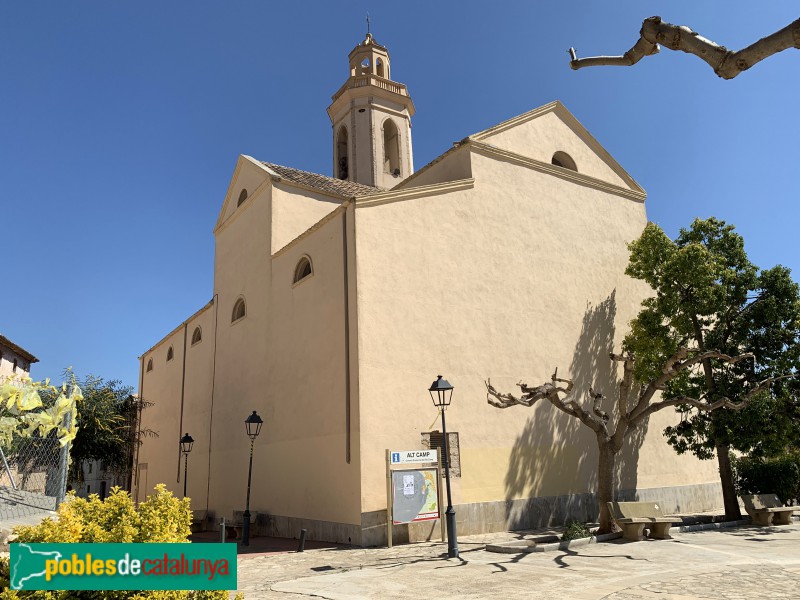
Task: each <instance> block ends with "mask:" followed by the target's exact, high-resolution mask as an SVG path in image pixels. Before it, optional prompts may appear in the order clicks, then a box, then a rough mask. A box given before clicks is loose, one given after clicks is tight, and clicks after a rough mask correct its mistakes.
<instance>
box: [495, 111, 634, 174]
mask: <svg viewBox="0 0 800 600" xmlns="http://www.w3.org/2000/svg"><path fill="white" fill-rule="evenodd" d="M556 110H561V109H556ZM567 119H568V121H569V120H571V119H570V118H569V117H567ZM568 121H566V122H565V120H563V116H559V115H558V114H557V113H556V112H555V111H551V112H546V113H544V114H542V115H539V116H537V117H536V118H535V119H531V120H529V121H527V122H525V123H522V124H520V125H519V126H516V127H511V128H509V129H505V130H503V131H500V132H498V133H492V134H490V135H488V136H486V137H482V138H481V141H483V142H485V143H487V144H491V145H493V146H497V147H498V148H503V149H504V150H509V151H511V152H516V153H518V154H522V155H523V156H527V157H529V158H533V159H536V160H540V161H542V162H545V163H549V162H550V161H551V159H552V158H553V154H555V153H556V152H557V151H559V150H560V151H562V152H566V153H567V154H569V155H570V156H571V157H572V159H573V160H574V161H575V164H576V166H577V168H578V172H579V173H584V174H586V175H589V176H591V177H595V178H597V179H601V180H603V181H608V182H609V183H613V184H615V185H619V186H623V187H627V183H626V182H625V180H624V179H623V178H622V177H620V175H619V174H618V173H617V172H615V171H614V170H613V169H612V168H611V166H610V165H609V164H608V163H607V162H606V161H604V160H603V159H602V158H601V157H600V156H599V155H598V153H597V150H598V149H600V148H592V147H590V146H589V145H587V141H590V140H591V137H590V136H587V135H586V134H583V135H584V139H581V134H582V132H581V131H580V129H581V128H580V126H578V127H576V129H573V128H572V127H570V123H569V122H568ZM600 150H601V152H605V151H603V150H602V149H600Z"/></svg>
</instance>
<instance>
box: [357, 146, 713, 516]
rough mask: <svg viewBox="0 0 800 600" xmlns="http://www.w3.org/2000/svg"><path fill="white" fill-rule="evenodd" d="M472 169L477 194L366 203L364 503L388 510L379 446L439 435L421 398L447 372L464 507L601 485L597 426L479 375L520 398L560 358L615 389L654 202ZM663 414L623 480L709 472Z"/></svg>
mask: <svg viewBox="0 0 800 600" xmlns="http://www.w3.org/2000/svg"><path fill="white" fill-rule="evenodd" d="M576 154H577V153H576ZM472 174H473V176H474V178H475V187H474V189H470V190H465V191H461V192H455V193H450V194H444V195H439V196H435V197H429V198H422V199H415V200H409V201H404V202H396V203H388V204H382V205H378V206H364V207H359V208H357V210H356V221H357V260H358V300H359V370H360V386H361V392H360V394H361V398H362V405H361V431H362V448H363V450H362V470H363V475H362V481H363V492H362V510H363V511H365V512H366V511H372V510H379V509H381V508H384V507H385V506H386V498H385V479H384V449H385V448H391V449H395V450H397V449H412V448H417V447H420V433H421V432H423V431H428V430H429V428H431V424H432V423H435V425H433V428H434V429H437V428H440V427H439V426H440V424H439V423H438V422H436V421H435V418H436V416H437V415H436V411H435V409H434V408H433V406H432V404H431V400H430V398H429V396H428V393H427V388H428V386H429V385H430V383H431V381H433V380H434V379H435V377H436V375H437V374H439V373H441V374H442V375H444V376H445V377H446V378H447V379H448V380H449V381H450V382H451V383H452V384H453V385H454V386H455V392H454V395H453V404H452V406H451V408H450V409H449V410H448V413H447V419H448V429H449V430H451V431H457V432H458V433H459V436H460V444H461V462H462V472H463V476H462V477H461V478H460V479H456V480H455V485H454V502H456V503H473V502H483V501H491V500H503V499H514V498H524V497H528V496H545V495H560V494H570V493H580V492H586V491H591V490H593V486H594V482H595V480H596V476H595V472H596V453H595V448H596V441H595V439H594V436H593V434H592V432H590V431H589V430H588V429H587V428H585V427H583V426H581V425H579V424H578V423H577V422H576V421H574V420H572V419H570V418H569V417H567V416H564V415H561V414H559V413H557V412H556V411H555V410H554V409H553V407H552V406H549V405H545V404H542V405H539V406H536V407H535V408H533V409H525V408H521V407H519V408H514V409H508V410H505V411H501V410H499V409H495V408H492V407H490V406H489V405H488V404H487V403H486V390H485V387H484V379H486V378H490V377H491V379H492V382H493V383H494V384H495V386H496V387H498V388H499V389H502V390H506V391H512V392H513V391H515V390H516V388H515V383H516V382H518V381H520V380H524V381H527V382H528V383H531V384H538V383H542V382H544V381H546V380H548V379H549V377H550V375H551V374H552V372H553V369H554V368H556V367H558V368H559V374H560V375H561V376H570V377H572V378H573V379H574V380H575V383H576V386H577V387H578V389H583V390H586V389H588V386H589V385H590V384H594V385H596V386H598V387H601V388H604V389H608V390H610V388H611V386H612V385H613V378H612V375H611V372H610V361H607V360H606V359H605V357H606V356H607V353H608V352H609V351H611V350H612V349H613V348H615V347H617V348H618V347H619V342H620V341H621V339H622V336H623V335H624V331H625V324H626V323H627V321H628V320H629V319H630V318H631V317H633V316H634V315H635V314H636V312H637V310H638V307H639V302H640V300H641V299H642V298H643V296H644V294H645V293H646V289H645V288H644V287H643V286H642V285H641V284H640V283H639V282H635V281H633V280H630V279H629V278H627V277H626V276H625V275H624V273H623V272H624V269H625V266H626V264H627V260H628V254H627V250H626V244H627V243H628V242H629V241H631V240H633V239H634V238H636V237H637V236H638V235H639V234H640V232H641V230H642V228H643V227H644V225H645V222H646V218H645V211H644V205H643V203H642V202H640V201H635V200H631V199H628V198H624V197H621V196H617V195H614V194H610V193H608V192H606V191H602V190H599V189H596V188H593V187H588V186H584V185H577V184H575V183H572V182H570V181H566V180H563V179H560V178H557V177H553V176H551V175H548V174H546V173H540V172H537V171H535V170H532V169H526V168H522V167H519V166H516V165H514V164H511V163H509V162H505V161H502V160H497V159H494V158H489V157H484V156H480V155H476V154H473V155H472ZM663 416H664V417H666V416H667V415H663ZM660 418H661V415H660V416H659V418H658V420H659V421H660V420H661V419H660ZM653 421H654V422H653V423H652V424H651V427H650V430H651V434H650V436H649V438H650V439H648V441H647V442H646V443H645V444H644V445H643V446H641V447H640V448H638V450H634V451H630V450H629V451H628V452H627V456H628V464H633V463H635V462H637V460H638V471H637V472H638V473H639V476H638V478H637V477H635V476H631V475H628V476H627V477H625V478H624V481H623V485H624V486H625V487H628V486H631V487H642V486H643V484H645V485H649V484H651V483H652V484H657V485H659V486H670V485H685V484H689V483H696V482H706V481H714V479H715V478H714V472H713V468H712V467H711V466H710V465H709V464H707V463H702V464H698V461H695V460H693V459H690V458H684V457H677V456H676V455H675V454H674V452H673V451H672V450H671V449H670V448H668V447H667V446H666V444H665V443H664V441H663V440H662V439H660V433H659V432H660V429H662V428H663V423H662V422H659V423H658V424H656V423H655V421H656V419H654V420H653ZM653 431H655V434H653ZM634 448H635V446H634ZM664 463H667V464H666V465H665V464H664ZM627 472H628V473H632V472H633V471H632V470H630V469H628V471H627Z"/></svg>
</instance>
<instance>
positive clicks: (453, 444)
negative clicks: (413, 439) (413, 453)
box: [422, 430, 461, 477]
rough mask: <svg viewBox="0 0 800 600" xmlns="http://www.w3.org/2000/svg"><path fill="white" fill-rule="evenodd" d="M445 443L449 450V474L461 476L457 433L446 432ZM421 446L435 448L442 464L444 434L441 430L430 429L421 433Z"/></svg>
mask: <svg viewBox="0 0 800 600" xmlns="http://www.w3.org/2000/svg"><path fill="white" fill-rule="evenodd" d="M447 445H448V450H450V475H451V476H453V477H461V451H460V448H459V445H458V433H455V432H452V431H448V432H447ZM422 447H423V448H429V449H431V450H437V451H438V452H439V456H441V457H442V466H444V435H442V432H441V431H438V430H437V431H430V432H426V433H423V434H422Z"/></svg>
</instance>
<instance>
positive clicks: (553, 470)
mask: <svg viewBox="0 0 800 600" xmlns="http://www.w3.org/2000/svg"><path fill="white" fill-rule="evenodd" d="M349 66H350V73H349V76H348V78H347V80H346V81H345V83H344V85H343V86H342V87H341V88H340V89H339V90H338V91H337V92H336V94H335V95H334V96H333V102H332V104H331V105H330V107H329V108H328V115H329V117H330V119H331V123H332V132H333V139H332V150H333V152H332V166H333V175H334V176H333V177H328V176H324V175H318V174H314V173H309V172H306V171H301V170H298V169H294V168H289V167H285V166H281V165H278V164H275V163H269V162H262V161H259V160H256V159H254V158H251V157H249V156H240V157H239V159H238V161H237V163H236V167H235V170H234V172H233V176H232V179H231V182H230V186H229V188H228V191H227V194H226V197H225V199H224V201H223V204H222V208H221V211H220V214H219V219H218V221H217V223H216V226H215V228H214V235H215V244H216V256H215V269H214V290H213V295H212V298H211V300H210V301H209V302H208V303H207V304H206V305H205V306H203V307H202V308H201V309H200V310H199V311H198V312H197V313H195V314H194V315H192V316H191V317H189V318H188V319H186V321H185V322H184V323H182V324H180V325H179V326H178V327H177V328H176V329H174V330H173V331H172V332H171V333H169V334H168V335H167V336H165V337H164V338H163V339H162V340H161V341H159V342H158V343H157V344H155V345H154V346H153V347H152V348H150V349H149V350H147V351H146V352H144V353H143V354H142V356H141V357H140V363H141V374H140V384H139V386H140V390H139V392H140V397H141V398H143V399H144V400H146V401H147V402H150V403H152V405H151V406H149V407H148V408H146V409H145V410H144V411H143V412H142V426H143V427H147V428H150V429H153V430H155V431H157V432H158V434H159V437H157V438H146V439H145V440H144V443H143V445H142V446H141V448H140V450H139V452H138V456H137V458H136V463H137V464H136V473H135V481H134V492H133V493H134V495H135V497H136V498H137V499H138V500H142V499H144V498H145V497H146V494H147V493H148V492H149V491H150V490H152V487H153V486H154V485H155V484H157V483H166V484H167V485H168V486H169V487H170V488H171V489H172V490H173V491H175V492H176V493H178V494H180V493H182V489H183V462H182V460H181V456H180V449H179V444H178V440H179V438H180V437H181V436H182V435H183V434H184V433H186V432H188V433H189V434H190V435H191V436H192V437H193V438H194V440H195V443H194V448H193V449H192V452H191V454H190V456H189V471H188V480H187V482H186V484H187V495H188V496H190V497H191V498H192V507H193V508H194V509H200V510H208V511H211V512H213V513H214V514H215V515H216V516H217V517H226V518H228V519H230V517H231V515H232V513H233V511H236V510H243V509H244V504H245V493H246V489H247V461H248V456H249V450H250V441H249V439H248V438H247V436H246V434H245V427H244V420H245V418H247V416H248V415H250V414H251V413H252V411H254V410H255V411H257V412H258V414H259V415H260V416H261V417H262V418H263V419H264V426H263V429H262V431H261V434H260V435H259V436H258V438H256V440H255V443H254V459H253V484H252V493H251V512H253V513H256V512H258V513H261V514H264V515H268V517H267V522H268V531H269V533H271V534H273V535H283V536H290V537H291V536H296V535H297V534H298V532H299V530H300V529H301V528H306V529H308V535H309V538H310V539H321V540H327V541H335V542H344V543H352V544H361V545H376V544H382V543H385V541H386V487H387V486H386V470H385V453H386V450H387V449H388V450H413V449H417V448H423V447H427V446H431V445H433V446H436V445H437V444H439V443H440V441H441V436H438V437H437V435H436V433H437V431H438V429H439V428H440V421H439V420H438V418H437V417H438V413H437V410H436V409H435V407H434V406H433V404H432V403H431V400H430V397H429V395H428V391H427V390H428V387H429V386H430V384H431V382H432V381H433V380H435V379H436V376H437V375H439V374H442V375H444V377H445V378H446V379H447V380H449V381H450V382H451V383H452V384H453V386H454V388H455V389H454V392H453V397H452V404H451V405H450V407H449V408H448V412H447V423H448V432H452V433H453V435H452V436H451V439H452V440H453V441H454V442H455V443H454V447H453V451H452V453H451V456H453V465H454V467H456V468H455V471H456V472H455V473H454V475H455V477H453V480H452V481H453V502H454V505H455V508H456V515H457V521H458V531H459V533H460V534H462V535H466V534H470V533H481V532H487V531H498V530H506V529H508V528H521V527H535V526H543V525H546V524H554V523H560V522H563V521H564V520H566V519H567V518H577V519H581V520H584V521H591V520H593V519H595V518H596V516H597V505H596V500H595V499H594V496H593V494H592V491H593V490H594V488H595V483H596V466H597V448H596V442H595V440H594V434H593V433H592V432H591V431H589V430H588V429H587V428H585V427H583V426H581V425H580V424H578V423H577V421H575V420H571V419H569V418H568V417H566V416H565V415H562V414H560V413H558V412H557V411H556V410H555V409H554V408H553V407H552V406H549V405H545V404H540V405H537V406H536V407H534V408H532V409H525V408H521V407H517V408H516V409H509V410H504V411H503V410H498V409H495V408H492V407H491V406H489V405H488V404H487V402H486V387H485V381H486V380H487V379H488V378H491V381H492V383H493V385H494V386H495V387H497V388H498V389H500V388H503V389H506V390H509V391H510V390H513V388H514V385H515V383H516V382H518V381H519V380H520V379H521V378H525V380H526V381H527V382H528V383H531V384H533V383H540V382H544V381H546V380H549V377H550V375H551V374H552V372H553V369H554V368H556V367H557V368H558V369H559V374H560V376H564V377H570V378H572V379H573V380H574V381H575V384H576V389H581V390H586V391H587V392H588V388H589V386H590V385H594V386H595V388H599V389H601V390H602V389H608V390H610V387H611V386H613V385H614V383H615V373H614V372H613V370H612V369H613V368H614V367H613V366H612V364H611V362H610V361H609V360H608V359H607V356H608V353H609V352H610V351H612V350H614V349H618V348H619V344H620V343H621V340H622V338H623V336H624V334H625V331H626V327H627V323H628V321H629V320H630V319H631V318H632V317H633V316H635V315H636V313H637V312H638V309H639V305H640V302H641V300H642V299H643V298H644V297H645V296H646V294H647V293H648V290H647V288H646V287H644V286H643V284H642V283H641V282H638V281H634V280H632V279H630V278H628V277H627V276H625V274H624V271H625V267H626V265H627V261H628V251H627V247H626V245H627V243H628V242H630V241H632V240H633V239H635V238H637V237H638V236H639V234H640V233H641V231H642V229H643V228H644V226H645V224H646V215H645V197H646V196H645V192H644V190H643V189H642V188H641V187H640V186H639V185H638V184H637V183H636V182H635V181H634V180H633V178H632V177H631V176H630V175H628V173H626V172H625V170H624V169H623V168H622V167H621V166H620V165H619V164H618V163H617V162H616V161H615V160H614V159H613V158H612V157H611V156H610V155H609V154H608V152H606V151H605V150H604V149H603V147H602V146H601V145H600V144H599V143H598V142H597V141H596V140H595V139H594V138H593V137H592V136H591V135H590V134H589V132H588V131H587V130H586V129H585V128H584V127H583V126H582V125H581V124H580V123H579V122H578V120H577V119H576V118H575V117H574V116H573V115H572V114H571V113H570V112H569V111H568V110H567V109H566V108H565V107H564V106H563V105H562V104H561V103H559V102H553V103H551V104H548V105H545V106H542V107H540V108H537V109H535V110H532V111H530V112H528V113H525V114H523V115H520V116H518V117H515V118H513V119H510V120H508V121H504V122H502V123H500V124H498V125H496V126H494V127H492V128H490V129H487V130H485V131H481V132H478V133H476V134H474V135H471V136H469V137H467V138H465V139H464V140H462V141H461V142H458V143H457V144H454V145H453V147H452V148H451V149H449V150H448V151H447V152H445V153H444V154H442V155H441V156H439V157H438V158H436V159H435V160H433V161H432V162H431V163H429V164H428V165H426V166H425V167H424V168H422V169H420V170H418V171H414V168H413V152H412V140H411V118H412V117H413V115H414V105H413V103H412V101H411V98H410V96H409V94H408V91H407V88H406V86H404V85H403V84H401V83H398V82H396V81H394V80H393V79H392V78H391V70H390V57H389V53H388V51H387V49H386V48H385V47H383V46H381V45H379V44H378V43H377V42H375V40H374V39H373V38H372V36H370V35H367V38H366V39H365V40H364V41H363V42H362V43H361V44H359V45H358V46H356V48H355V49H354V50H353V51H352V52H351V53H350V56H349ZM609 395H611V394H609ZM582 399H583V400H586V401H588V399H587V398H585V397H584V398H582ZM674 419H675V416H674V414H670V413H668V411H663V412H662V413H657V414H656V415H654V416H653V417H652V418H651V421H650V423H649V424H648V426H647V427H646V428H643V429H642V430H641V431H638V432H637V433H636V434H635V435H634V436H632V438H631V440H630V441H629V444H628V448H627V449H626V450H625V451H623V456H622V460H621V461H620V463H621V464H620V472H619V474H618V488H619V490H620V495H621V497H624V498H630V497H634V496H637V497H639V498H642V499H649V498H654V499H658V500H659V501H660V502H661V503H662V504H663V505H664V508H665V510H667V511H670V510H671V511H677V510H683V511H686V510H693V511H697V510H707V509H711V508H715V507H717V506H721V505H722V503H721V492H720V489H719V483H718V477H717V475H716V472H715V469H714V466H713V464H711V463H710V462H705V463H704V462H700V461H697V460H696V459H694V458H693V457H686V456H677V455H676V454H675V453H674V451H673V450H672V449H671V448H670V447H669V446H668V445H667V444H666V442H665V440H664V439H663V437H662V435H661V431H662V430H663V428H664V426H665V425H666V424H669V423H671V422H673V421H674ZM437 440H438V441H437ZM394 531H395V533H394V535H395V540H406V539H407V540H417V539H428V538H429V537H430V536H431V535H433V533H434V527H433V525H431V523H429V522H428V523H415V524H413V525H408V526H395V530H394Z"/></svg>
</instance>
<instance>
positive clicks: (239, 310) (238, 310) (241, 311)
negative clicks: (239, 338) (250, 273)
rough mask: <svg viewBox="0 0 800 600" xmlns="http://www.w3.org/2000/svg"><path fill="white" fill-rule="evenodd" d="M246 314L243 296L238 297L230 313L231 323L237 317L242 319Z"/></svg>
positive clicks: (236, 319)
mask: <svg viewBox="0 0 800 600" xmlns="http://www.w3.org/2000/svg"><path fill="white" fill-rule="evenodd" d="M246 314H247V307H246V306H245V303H244V298H239V299H238V300H237V301H236V304H234V305H233V313H231V323H235V322H236V321H238V320H239V319H244V316H245V315H246Z"/></svg>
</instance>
